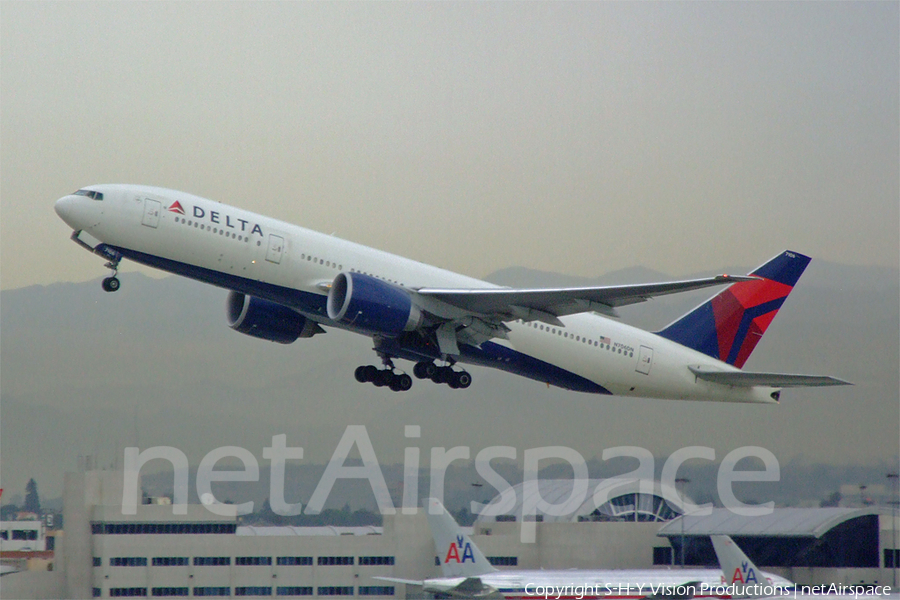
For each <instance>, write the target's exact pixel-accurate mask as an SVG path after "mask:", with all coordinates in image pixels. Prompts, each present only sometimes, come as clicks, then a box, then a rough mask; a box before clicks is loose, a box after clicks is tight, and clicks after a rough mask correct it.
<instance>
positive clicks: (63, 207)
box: [53, 196, 75, 227]
mask: <svg viewBox="0 0 900 600" xmlns="http://www.w3.org/2000/svg"><path fill="white" fill-rule="evenodd" d="M53 210H55V211H56V214H58V215H59V218H60V219H62V220H63V221H65V222H66V223H67V224H68V225H71V226H72V227H75V225H73V221H74V218H75V198H73V197H72V196H63V197H62V198H60V199H59V200H57V201H56V204H54V205H53Z"/></svg>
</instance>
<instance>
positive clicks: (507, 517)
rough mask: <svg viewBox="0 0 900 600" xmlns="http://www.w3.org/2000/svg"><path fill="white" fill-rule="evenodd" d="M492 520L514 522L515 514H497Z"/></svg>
mask: <svg viewBox="0 0 900 600" xmlns="http://www.w3.org/2000/svg"><path fill="white" fill-rule="evenodd" d="M494 520H495V521H497V522H498V523H514V522H515V520H516V515H497V516H496V517H494Z"/></svg>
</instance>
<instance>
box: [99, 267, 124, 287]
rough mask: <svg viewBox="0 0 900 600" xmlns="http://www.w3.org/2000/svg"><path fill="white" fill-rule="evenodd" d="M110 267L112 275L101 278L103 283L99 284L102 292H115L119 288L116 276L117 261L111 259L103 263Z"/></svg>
mask: <svg viewBox="0 0 900 600" xmlns="http://www.w3.org/2000/svg"><path fill="white" fill-rule="evenodd" d="M104 266H106V267H108V268H110V269H112V275H110V276H109V277H106V278H104V279H103V283H101V284H100V286H101V287H102V288H103V291H104V292H115V291H117V290H118V289H119V285H120V284H119V278H118V277H116V275H118V273H119V261H117V260H111V261H109V262H108V263H106V265H104Z"/></svg>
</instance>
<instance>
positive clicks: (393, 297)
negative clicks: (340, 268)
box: [327, 272, 422, 337]
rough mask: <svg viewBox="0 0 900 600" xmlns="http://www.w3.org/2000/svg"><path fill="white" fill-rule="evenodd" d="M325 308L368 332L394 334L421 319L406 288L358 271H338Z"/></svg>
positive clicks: (419, 322) (411, 328)
mask: <svg viewBox="0 0 900 600" xmlns="http://www.w3.org/2000/svg"><path fill="white" fill-rule="evenodd" d="M327 310H328V318H329V319H332V320H334V321H337V322H339V323H342V324H344V325H346V326H348V327H350V328H352V329H355V330H357V331H360V332H362V333H367V334H370V335H373V334H381V335H386V336H390V337H396V336H398V335H400V334H401V333H402V332H404V331H412V330H413V329H415V328H416V327H418V326H419V325H420V324H421V322H422V311H421V310H420V309H419V307H418V306H416V305H415V303H414V302H413V298H412V295H411V294H410V293H409V292H408V291H406V290H404V289H403V288H400V287H397V286H395V285H391V284H390V283H387V282H386V281H382V280H381V279H378V278H377V277H371V276H369V275H363V274H362V273H353V272H344V273H338V276H337V277H335V278H334V282H332V284H331V290H329V292H328V304H327Z"/></svg>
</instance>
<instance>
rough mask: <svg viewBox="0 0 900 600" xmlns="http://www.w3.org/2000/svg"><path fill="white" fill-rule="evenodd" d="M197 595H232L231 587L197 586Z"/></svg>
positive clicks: (195, 589)
mask: <svg viewBox="0 0 900 600" xmlns="http://www.w3.org/2000/svg"><path fill="white" fill-rule="evenodd" d="M194 595H195V596H230V595H231V588H230V587H195V588H194Z"/></svg>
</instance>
